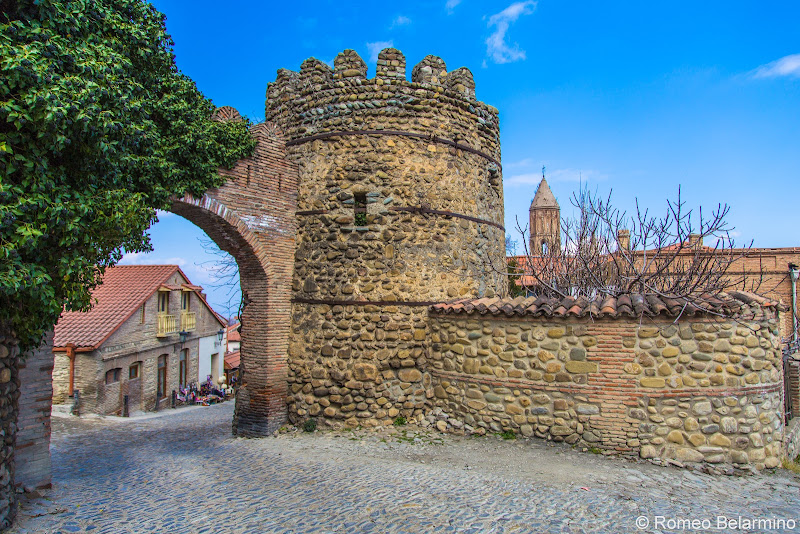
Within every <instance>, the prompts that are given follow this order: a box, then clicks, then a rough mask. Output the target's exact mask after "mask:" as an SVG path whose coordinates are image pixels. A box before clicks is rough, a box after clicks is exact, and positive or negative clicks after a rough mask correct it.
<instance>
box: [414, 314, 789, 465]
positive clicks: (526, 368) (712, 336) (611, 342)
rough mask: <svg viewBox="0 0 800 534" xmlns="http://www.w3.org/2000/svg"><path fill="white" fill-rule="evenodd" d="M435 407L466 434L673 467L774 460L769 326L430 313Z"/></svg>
mask: <svg viewBox="0 0 800 534" xmlns="http://www.w3.org/2000/svg"><path fill="white" fill-rule="evenodd" d="M431 335H432V339H431V341H432V345H431V348H432V354H431V361H430V374H431V377H432V385H433V386H434V398H435V404H436V406H437V407H439V408H440V409H441V410H442V411H443V412H444V413H446V414H448V415H449V416H450V417H451V418H454V419H456V420H459V421H461V422H463V423H464V424H466V425H469V426H470V427H471V428H474V429H481V428H482V429H485V430H486V431H496V432H500V431H506V430H512V431H514V432H518V433H520V434H522V435H524V436H537V437H540V438H545V439H551V440H554V441H565V442H567V443H571V444H575V443H578V444H582V445H583V446H586V447H593V448H597V449H603V450H608V451H613V452H616V453H622V454H630V455H638V456H641V457H642V458H658V459H661V460H664V461H671V462H680V463H683V464H685V463H706V464H715V465H717V464H725V465H728V466H731V465H733V466H738V467H745V466H748V465H752V466H754V467H756V468H758V469H761V468H764V467H775V466H777V465H778V463H779V460H780V454H781V452H780V448H781V441H782V436H783V423H782V418H781V387H782V375H781V372H780V353H779V349H778V342H779V334H778V323H777V320H776V317H775V315H774V313H772V312H771V311H769V310H763V311H761V310H759V311H758V313H757V314H756V315H754V316H753V318H752V319H749V320H738V321H737V320H724V321H720V320H714V318H710V317H693V318H685V319H682V320H681V321H680V323H678V324H674V320H669V319H654V320H653V321H649V320H646V322H645V323H644V325H643V326H640V324H639V321H637V320H635V319H621V318H618V319H602V318H594V319H591V318H589V319H579V318H569V319H555V318H552V317H551V318H547V317H538V318H537V317H522V318H509V317H505V316H500V317H497V316H447V315H432V317H431Z"/></svg>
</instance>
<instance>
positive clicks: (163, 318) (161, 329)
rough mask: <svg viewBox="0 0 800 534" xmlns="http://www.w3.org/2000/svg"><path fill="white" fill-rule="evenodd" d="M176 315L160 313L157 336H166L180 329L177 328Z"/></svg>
mask: <svg viewBox="0 0 800 534" xmlns="http://www.w3.org/2000/svg"><path fill="white" fill-rule="evenodd" d="M176 323H177V321H175V316H174V315H167V314H165V313H160V314H158V326H157V327H156V337H165V336H167V335H168V334H174V333H175V332H177V331H178V329H177V328H176Z"/></svg>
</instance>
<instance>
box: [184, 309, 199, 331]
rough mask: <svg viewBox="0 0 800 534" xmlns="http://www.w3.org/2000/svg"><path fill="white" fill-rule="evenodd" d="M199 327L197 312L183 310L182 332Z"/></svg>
mask: <svg viewBox="0 0 800 534" xmlns="http://www.w3.org/2000/svg"><path fill="white" fill-rule="evenodd" d="M196 328H197V313H195V312H181V332H191V331H192V330H194V329H196Z"/></svg>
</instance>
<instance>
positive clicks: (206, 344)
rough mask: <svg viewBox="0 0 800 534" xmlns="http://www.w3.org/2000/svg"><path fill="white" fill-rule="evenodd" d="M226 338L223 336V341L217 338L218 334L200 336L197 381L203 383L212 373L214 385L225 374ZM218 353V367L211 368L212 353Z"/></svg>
mask: <svg viewBox="0 0 800 534" xmlns="http://www.w3.org/2000/svg"><path fill="white" fill-rule="evenodd" d="M225 342H226V340H225V338H224V337H223V338H222V343H220V342H219V341H218V340H217V334H214V335H213V336H207V337H201V338H200V355H199V358H198V366H197V383H198V384H201V383H203V382H205V381H206V377H207V376H208V375H211V376H212V377H213V378H214V385H217V381H216V380H217V378H219V377H220V376H223V375H224V365H225V363H224V362H225V358H224V356H225ZM212 354H218V355H219V356H218V357H217V358H216V360H217V365H216V367H217V368H216V369H211V355H212Z"/></svg>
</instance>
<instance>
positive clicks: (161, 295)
mask: <svg viewBox="0 0 800 534" xmlns="http://www.w3.org/2000/svg"><path fill="white" fill-rule="evenodd" d="M168 311H169V291H159V292H158V313H167V312H168Z"/></svg>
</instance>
